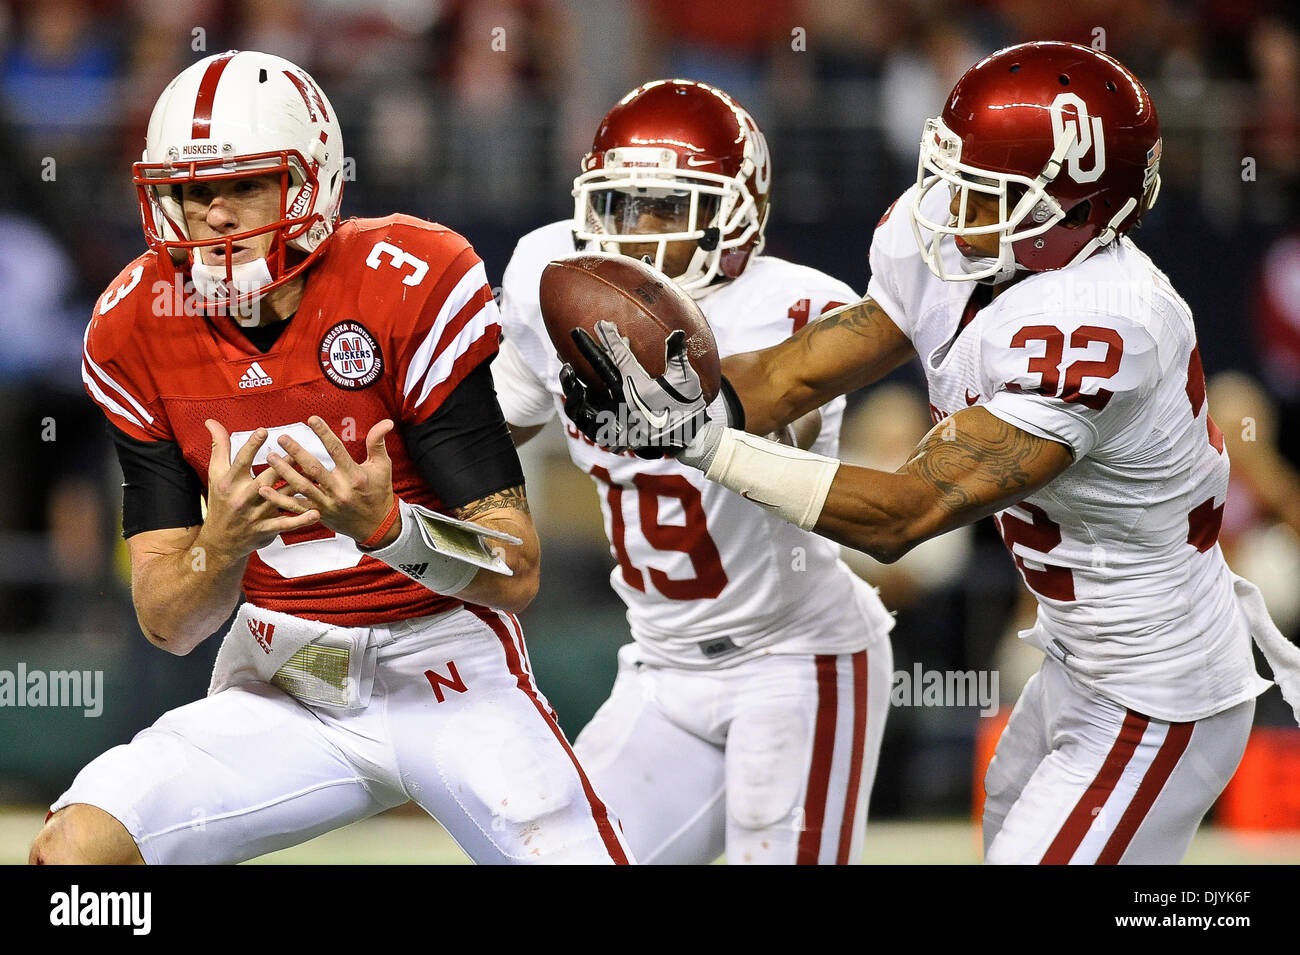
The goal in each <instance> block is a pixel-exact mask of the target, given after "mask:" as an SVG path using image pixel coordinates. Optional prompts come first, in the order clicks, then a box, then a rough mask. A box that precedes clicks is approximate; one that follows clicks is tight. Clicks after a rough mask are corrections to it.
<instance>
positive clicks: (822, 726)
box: [795, 654, 839, 865]
mask: <svg viewBox="0 0 1300 955" xmlns="http://www.w3.org/2000/svg"><path fill="white" fill-rule="evenodd" d="M815 660H816V664H817V722H816V724H815V725H814V727H813V751H812V765H811V766H809V768H808V785H807V787H806V792H805V794H804V801H803V832H802V833H800V835H799V851H798V854H797V856H796V858H795V864H796V865H816V864H817V859H818V856H819V855H820V854H821V853H820V850H821V842H822V823H823V822H824V821H825V819H826V789H827V786H828V785H829V784H830V773H831V759H832V757H833V756H834V755H835V709H836V707H837V706H838V705H839V701H838V699H837V690H836V682H837V674H836V672H835V657H834V655H832V654H818V655H817V656H816V658H815Z"/></svg>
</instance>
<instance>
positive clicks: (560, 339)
mask: <svg viewBox="0 0 1300 955" xmlns="http://www.w3.org/2000/svg"><path fill="white" fill-rule="evenodd" d="M540 295H541V308H542V318H543V320H544V321H545V322H546V331H547V332H548V333H549V334H550V336H551V343H552V344H553V345H554V346H555V350H556V352H558V353H559V356H560V360H561V361H566V362H568V363H569V364H571V365H572V366H573V369H574V371H576V372H577V374H578V377H579V378H581V379H582V380H583V382H584V383H585V384H586V385H587V387H589V388H599V389H602V390H604V388H605V383H604V381H603V380H602V379H601V378H600V376H599V375H597V374H596V370H595V369H594V368H592V367H591V365H590V364H589V363H588V362H587V359H586V358H584V357H583V356H582V353H581V352H579V351H578V348H577V346H576V345H575V344H574V343H573V337H572V335H571V332H572V331H573V329H575V328H585V329H586V330H587V332H588V334H590V335H591V336H592V337H593V338H595V337H596V323H597V322H598V321H602V320H608V321H611V322H613V323H614V324H615V325H617V326H618V329H619V332H620V333H622V335H623V337H624V338H626V339H627V340H628V343H629V345H630V346H631V349H632V354H634V355H635V356H636V357H637V360H638V361H640V362H641V366H642V367H643V368H645V370H646V371H647V372H649V373H650V374H651V375H661V374H663V371H664V341H665V339H667V338H668V335H669V334H670V333H671V332H673V331H676V330H677V329H681V330H682V331H684V332H685V333H686V356H687V358H688V359H689V360H690V363H691V367H692V368H694V369H695V373H696V374H697V375H699V376H700V386H701V388H702V389H703V391H704V397H705V399H706V400H707V401H712V400H713V399H714V398H715V397H716V396H717V394H718V389H719V388H720V387H721V382H722V366H721V364H720V362H719V359H718V345H717V342H715V341H714V339H713V330H712V329H711V328H709V323H708V322H707V321H706V320H705V318H704V314H703V313H702V312H701V311H700V308H699V306H698V305H696V304H695V302H694V300H693V299H692V298H691V297H690V296H689V295H687V294H686V292H684V291H682V289H681V288H679V287H678V286H677V284H676V283H674V282H673V281H672V279H670V278H668V276H666V275H664V274H663V273H662V272H660V271H658V270H657V269H655V268H654V267H653V266H650V265H646V264H645V263H644V262H640V261H638V260H636V259H633V258H629V257H628V256H625V255H617V254H615V253H609V252H582V253H579V254H577V255H570V256H566V257H564V258H562V259H556V260H554V261H553V262H551V263H549V264H548V265H547V266H546V268H545V270H543V272H542V281H541V286H540ZM596 340H597V341H599V339H596Z"/></svg>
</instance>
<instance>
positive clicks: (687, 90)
mask: <svg viewBox="0 0 1300 955" xmlns="http://www.w3.org/2000/svg"><path fill="white" fill-rule="evenodd" d="M771 182H772V165H771V161H770V159H769V157H768V151H767V141H766V140H765V139H764V138H763V133H762V132H761V131H760V130H759V128H758V124H757V123H755V122H754V119H753V117H751V116H750V115H749V113H748V112H747V111H746V110H745V109H744V108H743V107H742V106H741V105H740V104H739V103H737V102H736V101H735V100H733V99H732V98H731V97H730V96H728V95H727V94H726V93H724V92H723V91H722V90H720V89H716V88H714V87H712V86H709V85H707V84H705V83H698V82H695V81H693V80H656V81H654V82H651V83H646V84H645V85H644V86H640V87H637V88H636V89H634V90H633V91H632V92H630V93H628V94H627V95H626V96H624V97H623V98H622V99H621V100H619V102H618V105H616V106H615V107H614V108H613V109H612V110H610V111H609V113H608V114H606V116H605V118H604V119H603V120H602V121H601V123H600V128H599V129H597V130H596V138H595V140H594V141H593V142H592V144H591V152H589V153H588V154H587V155H586V157H584V159H583V160H582V173H581V174H580V175H579V176H578V178H577V179H575V180H574V181H573V195H574V198H575V204H574V218H573V231H574V236H575V238H576V239H577V240H578V241H579V242H596V243H599V245H600V248H602V249H604V250H605V251H606V252H621V251H622V249H621V248H620V246H621V245H622V244H624V243H626V244H639V245H644V244H646V243H647V241H648V240H649V241H651V242H657V243H658V251H657V253H656V256H655V262H654V264H655V267H656V268H659V269H662V268H663V263H664V253H665V250H666V248H667V245H668V243H670V242H679V241H682V240H689V241H694V242H696V243H698V248H697V249H696V250H695V254H694V255H693V256H692V258H691V261H690V263H689V265H688V266H687V268H686V270H685V271H684V272H682V274H680V275H674V276H672V278H673V280H674V281H675V282H677V284H678V285H680V286H681V287H682V288H684V289H686V290H687V291H688V292H690V293H691V294H699V292H701V291H702V290H704V289H705V288H706V287H707V286H708V285H709V283H710V282H712V281H713V280H714V279H715V278H716V277H717V276H718V275H723V276H726V277H727V278H736V277H737V276H738V275H740V273H741V272H743V271H744V270H745V266H746V265H747V264H748V263H749V258H750V256H751V255H756V254H758V253H759V252H760V251H761V250H762V248H763V227H764V225H765V224H766V222H767V212H768V192H769V190H770V188H771ZM647 218H649V219H651V220H656V219H657V220H658V221H677V222H679V223H682V225H681V227H680V228H679V229H678V230H677V231H672V232H653V233H650V234H649V239H648V234H647V233H646V232H645V231H642V232H640V233H638V232H636V231H633V230H634V229H637V228H642V227H643V223H644V222H645V221H646V219H647Z"/></svg>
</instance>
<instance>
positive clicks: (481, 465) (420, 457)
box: [402, 361, 524, 508]
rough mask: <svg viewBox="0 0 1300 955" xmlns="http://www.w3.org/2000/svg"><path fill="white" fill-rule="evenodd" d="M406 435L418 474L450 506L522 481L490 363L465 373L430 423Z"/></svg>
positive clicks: (409, 429) (410, 428) (410, 429)
mask: <svg viewBox="0 0 1300 955" xmlns="http://www.w3.org/2000/svg"><path fill="white" fill-rule="evenodd" d="M402 436H403V437H404V438H405V439H406V450H407V453H408V454H410V456H411V460H413V461H414V462H415V466H416V467H417V468H418V469H419V471H420V475H421V476H422V477H423V478H424V480H425V481H426V482H428V485H429V487H431V488H432V489H433V492H434V493H435V494H437V495H438V498H439V499H440V500H441V501H442V502H443V504H445V505H446V506H447V507H449V508H456V507H463V506H464V505H466V504H468V503H469V502H470V501H477V500H479V499H480V498H484V497H487V496H488V495H489V494H495V493H496V492H497V491H504V490H505V489H506V488H508V487H517V486H519V485H520V484H523V483H524V469H523V467H522V466H521V465H520V464H519V455H518V454H517V453H515V445H514V442H513V441H512V440H511V439H510V429H509V428H507V427H506V419H505V416H504V415H503V414H502V413H501V405H500V404H498V403H497V393H496V389H495V388H494V387H493V385H492V370H491V367H490V363H489V362H486V361H485V362H483V363H482V364H480V365H479V366H478V367H477V368H475V369H474V370H473V371H471V372H470V373H469V374H468V375H466V376H465V378H464V380H463V381H461V383H460V384H458V385H457V386H456V387H455V388H453V389H452V391H451V394H449V395H448V396H447V400H446V401H444V402H443V403H442V405H441V406H440V407H439V408H438V410H437V411H435V412H434V413H433V414H432V415H430V416H429V418H428V420H426V421H422V422H421V423H420V424H413V425H407V426H406V427H405V428H403V430H402Z"/></svg>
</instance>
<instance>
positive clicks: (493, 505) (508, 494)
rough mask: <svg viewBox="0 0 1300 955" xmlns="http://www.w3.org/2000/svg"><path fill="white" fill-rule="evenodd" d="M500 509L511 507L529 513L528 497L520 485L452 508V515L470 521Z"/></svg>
mask: <svg viewBox="0 0 1300 955" xmlns="http://www.w3.org/2000/svg"><path fill="white" fill-rule="evenodd" d="M502 507H513V508H516V509H517V510H521V511H523V512H524V513H525V514H528V513H529V510H528V495H527V494H525V493H524V486H523V485H522V484H517V485H515V486H514V487H508V488H506V489H505V490H504V491H497V492H496V493H495V494H489V495H488V496H487V497H481V498H479V499H478V500H477V501H470V502H469V503H468V504H466V505H465V506H464V507H455V508H452V515H453V516H454V517H457V518H459V519H460V520H462V521H472V520H475V519H476V518H477V517H478V516H479V515H480V514H483V513H485V512H486V511H494V510H497V509H498V508H502Z"/></svg>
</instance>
